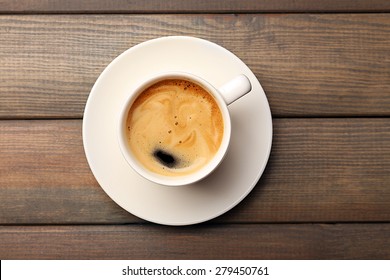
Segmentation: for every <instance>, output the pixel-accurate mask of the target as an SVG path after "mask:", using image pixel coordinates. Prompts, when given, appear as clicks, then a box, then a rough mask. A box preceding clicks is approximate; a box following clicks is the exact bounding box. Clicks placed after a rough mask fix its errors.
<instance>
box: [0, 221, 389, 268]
mask: <svg viewBox="0 0 390 280" xmlns="http://www.w3.org/2000/svg"><path fill="white" fill-rule="evenodd" d="M91 237H93V238H91ZM0 244H1V246H2V249H3V250H4V251H3V254H2V258H6V259H30V258H34V259H35V258H39V259H57V258H61V259H153V260H155V259H170V260H171V259H291V258H293V259H377V258H381V259H389V258H390V225H389V224H388V223H386V224H370V225H368V224H333V225H325V224H304V225H299V224H298V225H282V224H273V225H269V224H268V225H254V224H253V225H224V226H220V225H201V226H196V227H195V226H192V227H177V228H174V229H173V230H172V229H171V228H166V227H162V226H155V225H132V226H129V225H124V226H83V227H80V226H46V227H21V226H15V227H14V226H12V227H0Z"/></svg>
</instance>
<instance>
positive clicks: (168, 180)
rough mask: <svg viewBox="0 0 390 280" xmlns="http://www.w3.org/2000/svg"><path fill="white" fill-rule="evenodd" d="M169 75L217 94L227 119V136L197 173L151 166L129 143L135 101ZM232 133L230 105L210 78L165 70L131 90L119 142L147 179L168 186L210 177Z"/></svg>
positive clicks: (132, 165)
mask: <svg viewBox="0 0 390 280" xmlns="http://www.w3.org/2000/svg"><path fill="white" fill-rule="evenodd" d="M168 79H182V80H189V81H191V82H194V83H196V84H198V85H199V86H201V87H203V88H204V89H205V90H206V91H207V92H208V93H209V94H210V95H212V96H213V98H214V99H215V101H216V102H217V104H218V107H219V109H220V111H221V114H222V118H223V123H224V132H223V138H222V142H221V145H220V147H219V149H218V151H217V153H216V154H215V155H214V156H213V157H212V159H211V160H210V161H209V162H208V163H207V164H206V165H205V166H203V167H202V168H201V169H199V170H197V171H194V173H191V174H188V175H178V176H164V175H160V174H157V173H155V172H152V171H150V170H148V169H147V168H145V167H144V166H143V165H142V163H140V162H139V161H138V159H137V158H136V157H135V156H134V155H133V154H132V152H131V148H130V147H129V144H128V141H127V132H126V130H127V128H126V122H127V116H128V113H129V110H130V108H131V106H132V105H133V102H134V101H135V99H136V98H137V97H138V96H139V95H140V94H141V93H142V92H143V91H144V90H146V89H147V88H148V87H150V86H151V85H153V84H155V83H157V82H159V81H162V80H168ZM230 136H231V119H230V113H229V110H228V105H227V104H226V102H225V101H224V99H223V97H222V95H221V94H220V93H219V91H218V90H217V89H216V88H215V87H214V86H213V85H211V84H210V83H209V82H207V81H206V80H204V79H203V78H201V77H199V76H197V75H194V74H191V73H188V72H181V71H170V72H163V73H159V74H156V75H153V76H152V77H149V78H147V79H145V80H144V81H143V82H141V83H139V84H138V85H137V86H136V87H135V89H134V90H132V92H131V93H130V94H128V96H127V97H126V100H125V101H124V105H123V108H122V110H121V111H120V114H119V122H118V142H119V146H120V150H121V152H122V155H123V157H124V158H125V159H126V161H127V162H128V164H129V165H130V166H131V167H132V168H133V170H134V171H135V172H137V173H138V174H139V175H141V176H142V177H144V178H145V179H147V180H149V181H151V182H154V183H156V184H160V185H165V186H184V185H189V184H192V183H195V182H198V181H200V180H202V179H203V178H205V177H207V176H208V175H209V174H211V173H212V172H213V171H214V170H215V169H216V168H217V167H218V166H219V165H220V163H221V162H222V161H223V159H224V157H225V155H226V153H227V150H228V148H229V144H230V138H231V137H230Z"/></svg>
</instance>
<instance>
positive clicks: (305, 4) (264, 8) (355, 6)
mask: <svg viewBox="0 0 390 280" xmlns="http://www.w3.org/2000/svg"><path fill="white" fill-rule="evenodd" d="M389 10H390V3H389V2H388V1H386V0H357V1H356V0H341V1H340V0H321V1H310V0H294V1H291V0H261V1H258V0H223V1H221V0H213V1H210V0H196V1H194V0H169V1H165V0H157V1H156V0H154V1H145V0H113V1H105V0H84V1H79V0H67V1H62V0H51V1H44V0H18V1H7V0H2V1H0V12H3V13H64V12H66V13H183V12H184V13H201V12H202V13H243V12H373V11H374V12H377V11H380V12H382V11H389Z"/></svg>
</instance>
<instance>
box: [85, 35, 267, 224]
mask: <svg viewBox="0 0 390 280" xmlns="http://www.w3.org/2000/svg"><path fill="white" fill-rule="evenodd" d="M164 71H186V72H191V73H193V74H195V75H198V76H200V77H203V78H205V79H206V80H208V81H209V82H211V83H212V84H213V85H214V86H216V87H217V88H218V87H220V86H221V85H222V84H224V83H225V82H227V81H229V80H230V79H232V78H233V77H235V76H237V75H239V74H245V75H246V76H247V77H248V78H249V79H250V81H251V83H252V91H251V92H250V93H248V94H247V95H246V96H244V97H242V98H241V99H239V100H238V101H236V102H235V103H233V104H231V105H230V106H229V111H230V113H231V119H232V138H231V145H230V148H229V151H228V153H227V155H226V158H225V159H224V161H223V162H222V164H221V165H220V166H219V167H218V169H217V170H216V171H215V172H214V173H212V174H211V175H209V176H208V177H207V178H206V179H204V180H202V181H200V182H198V183H195V184H192V185H188V186H183V187H166V186H161V185H157V184H154V183H151V182H149V181H147V180H146V179H144V178H142V177H141V176H139V175H138V174H137V173H135V172H134V171H133V169H132V168H131V167H130V166H129V165H128V164H127V162H126V161H125V159H124V158H123V157H122V154H121V151H120V149H119V145H118V142H117V135H116V125H117V117H118V113H119V111H120V108H121V106H122V102H123V100H124V99H125V97H126V94H127V93H129V91H131V89H132V88H133V87H134V86H136V84H137V83H138V82H139V81H141V80H142V79H143V77H148V76H150V75H152V74H153V73H157V72H164ZM83 142H84V149H85V153H86V156H87V160H88V163H89V165H90V167H91V170H92V172H93V174H94V175H95V177H96V179H97V181H98V182H99V184H100V186H101V187H102V188H103V190H104V191H105V192H106V193H107V194H108V195H109V196H110V197H111V199H112V200H114V201H115V202H116V203H117V204H118V205H120V206H121V207H122V208H124V209H125V210H127V211H128V212H130V213H132V214H134V215H136V216H138V217H140V218H142V219H145V220H148V221H151V222H154V223H159V224H165V225H189V224H196V223H200V222H204V221H207V220H209V219H212V218H215V217H217V216H219V215H221V214H223V213H225V212H226V211H228V210H230V209H231V208H233V207H234V206H235V205H237V204H238V203H239V202H240V201H241V200H242V199H243V198H244V197H245V196H247V195H248V193H249V192H250V191H251V190H252V189H253V187H254V186H255V185H256V183H257V181H258V180H259V178H260V176H261V174H262V173H263V171H264V168H265V166H266V164H267V161H268V157H269V154H270V151H271V144H272V118H271V111H270V108H269V105H268V101H267V98H266V96H265V93H264V91H263V89H262V87H261V85H260V83H259V81H258V80H257V79H256V77H255V75H254V74H253V73H252V71H251V70H250V69H249V68H248V67H247V66H246V65H245V64H244V63H243V62H242V61H241V60H240V59H239V58H237V57H236V56H235V55H234V54H232V53H231V52H229V51H227V50H226V49H224V48H222V47H221V46H219V45H216V44H214V43H211V42H209V41H206V40H202V39H198V38H193V37H181V36H180V37H178V36H174V37H163V38H158V39H154V40H151V41H147V42H144V43H142V44H139V45H137V46H134V47H132V48H130V49H129V50H127V51H125V52H124V53H122V54H121V55H120V56H118V57H117V58H116V59H114V60H113V61H112V62H111V63H110V65H108V67H107V68H106V69H105V70H104V71H103V72H102V74H101V75H100V76H99V78H98V79H97V81H96V83H95V85H94V86H93V88H92V90H91V93H90V95H89V98H88V101H87V104H86V107H85V112H84V120H83Z"/></svg>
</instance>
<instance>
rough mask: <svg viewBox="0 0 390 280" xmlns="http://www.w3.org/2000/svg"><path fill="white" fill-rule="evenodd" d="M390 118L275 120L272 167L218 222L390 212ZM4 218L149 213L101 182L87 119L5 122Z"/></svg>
mask: <svg viewBox="0 0 390 280" xmlns="http://www.w3.org/2000/svg"><path fill="white" fill-rule="evenodd" d="M389 128H390V118H384V119H380V118H372V119H364V118H353V119H275V120H274V140H273V148H272V153H271V157H270V161H269V163H268V165H267V168H266V171H265V173H264V175H263V176H262V178H261V179H260V181H259V183H258V184H257V186H256V187H255V189H254V190H253V191H252V192H251V194H250V195H249V196H248V197H247V198H246V199H245V200H244V201H243V202H242V203H241V204H239V205H238V206H237V207H235V208H234V209H233V210H231V211H230V212H228V213H227V214H225V215H223V216H221V217H220V218H218V219H216V220H214V221H211V223H214V222H215V223H225V222H232V223H244V222H251V223H255V222H341V221H346V222H347V221H350V222H353V221H355V222H365V221H369V222H380V221H390V172H389V170H390V146H389V143H390V129H389ZM0 135H1V137H0V154H1V157H0V213H1V215H0V224H50V223H56V224H81V223H87V224H97V223H102V224H115V223H134V222H137V223H138V222H140V221H141V220H139V219H137V218H135V217H134V216H132V215H131V214H129V213H127V212H126V211H124V210H122V209H121V208H120V207H119V206H117V205H116V204H115V203H114V202H113V201H111V200H110V199H109V198H108V197H107V196H106V195H105V193H104V192H103V190H102V189H101V188H100V187H99V185H98V184H97V182H96V181H95V179H94V177H93V175H92V174H91V172H90V170H89V167H88V165H87V162H86V159H85V155H84V151H83V147H82V138H81V121H80V120H63V121H60V120H58V121H49V120H46V121H45V120H31V121H1V122H0Z"/></svg>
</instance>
